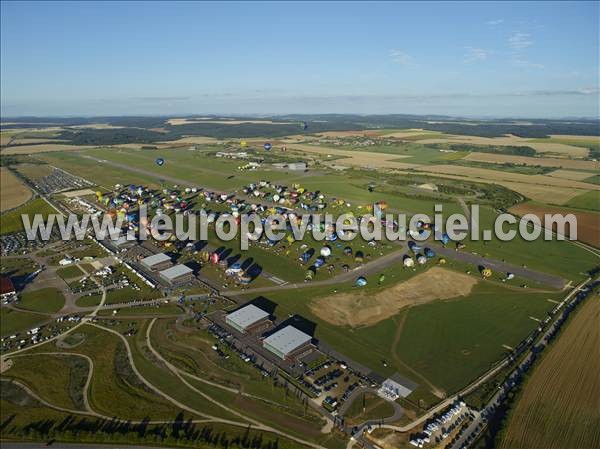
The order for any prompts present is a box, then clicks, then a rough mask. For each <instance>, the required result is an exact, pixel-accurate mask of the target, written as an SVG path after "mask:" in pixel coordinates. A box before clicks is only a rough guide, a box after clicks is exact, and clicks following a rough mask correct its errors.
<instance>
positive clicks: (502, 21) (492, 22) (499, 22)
mask: <svg viewBox="0 0 600 449" xmlns="http://www.w3.org/2000/svg"><path fill="white" fill-rule="evenodd" d="M486 23H487V24H488V25H489V26H491V27H495V26H497V25H500V24H501V23H504V19H496V20H488V21H487V22H486Z"/></svg>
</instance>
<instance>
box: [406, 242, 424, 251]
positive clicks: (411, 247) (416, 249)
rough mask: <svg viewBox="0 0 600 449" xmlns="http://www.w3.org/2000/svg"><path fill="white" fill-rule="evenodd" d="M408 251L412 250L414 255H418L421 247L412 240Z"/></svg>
mask: <svg viewBox="0 0 600 449" xmlns="http://www.w3.org/2000/svg"><path fill="white" fill-rule="evenodd" d="M408 249H410V250H411V251H412V252H413V253H417V252H419V251H420V250H421V247H420V246H419V245H417V244H416V243H415V242H414V241H412V240H410V241H409V242H408Z"/></svg>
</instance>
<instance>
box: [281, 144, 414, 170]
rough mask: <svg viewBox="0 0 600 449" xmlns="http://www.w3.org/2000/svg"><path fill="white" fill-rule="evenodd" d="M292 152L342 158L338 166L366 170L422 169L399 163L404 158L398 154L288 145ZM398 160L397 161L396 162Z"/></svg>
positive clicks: (337, 161) (337, 163) (338, 161)
mask: <svg viewBox="0 0 600 449" xmlns="http://www.w3.org/2000/svg"><path fill="white" fill-rule="evenodd" d="M288 149H290V150H300V151H305V152H307V153H317V154H320V155H328V154H331V155H332V156H342V157H344V159H343V160H339V159H338V160H336V161H335V164H336V165H352V166H358V167H364V168H396V169H399V170H406V169H410V168H417V167H421V165H418V164H409V163H405V162H397V159H400V158H402V157H410V156H401V155H397V154H385V153H368V152H360V151H351V150H339V149H337V148H325V147H320V146H317V145H302V144H291V145H288ZM394 159H396V160H394Z"/></svg>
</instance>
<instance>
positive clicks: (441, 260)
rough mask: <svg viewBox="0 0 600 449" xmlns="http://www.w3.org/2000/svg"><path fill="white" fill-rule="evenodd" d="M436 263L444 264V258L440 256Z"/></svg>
mask: <svg viewBox="0 0 600 449" xmlns="http://www.w3.org/2000/svg"><path fill="white" fill-rule="evenodd" d="M438 264H440V265H446V259H444V258H443V257H440V259H439V260H438Z"/></svg>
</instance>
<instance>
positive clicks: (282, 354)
mask: <svg viewBox="0 0 600 449" xmlns="http://www.w3.org/2000/svg"><path fill="white" fill-rule="evenodd" d="M311 340H312V337H311V336H310V335H308V334H305V333H304V332H302V331H300V330H298V329H296V328H295V327H294V326H286V327H284V328H283V329H281V330H279V331H277V332H275V333H274V334H271V335H269V336H268V337H267V338H265V339H264V340H263V347H264V348H265V349H267V350H268V351H270V352H272V353H273V354H275V355H276V356H277V357H279V358H281V359H283V360H288V359H295V358H298V357H301V356H303V355H306V354H307V353H309V352H311V351H312V348H313V347H312V345H311Z"/></svg>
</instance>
